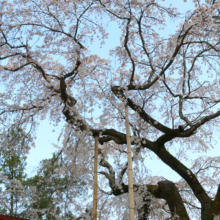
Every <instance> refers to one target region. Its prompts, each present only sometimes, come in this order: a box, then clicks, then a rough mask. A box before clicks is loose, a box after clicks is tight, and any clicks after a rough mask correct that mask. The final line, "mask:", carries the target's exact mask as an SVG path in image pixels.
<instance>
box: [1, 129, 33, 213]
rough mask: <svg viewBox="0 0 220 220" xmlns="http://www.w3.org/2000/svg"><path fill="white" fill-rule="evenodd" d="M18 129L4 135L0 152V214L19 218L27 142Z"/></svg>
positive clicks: (21, 207) (23, 133)
mask: <svg viewBox="0 0 220 220" xmlns="http://www.w3.org/2000/svg"><path fill="white" fill-rule="evenodd" d="M28 139H29V138H27V135H26V134H25V132H23V131H22V129H20V128H13V129H10V130H8V131H7V133H6V134H5V135H4V141H3V143H4V145H3V143H2V146H1V151H0V185H1V192H0V194H1V196H0V198H1V199H0V212H1V213H5V214H8V215H11V216H21V215H22V211H23V200H24V198H23V196H24V191H23V185H22V184H23V182H24V180H25V178H26V174H25V167H26V158H27V157H26V154H27V152H28V151H27V150H28V147H27V143H26V140H28Z"/></svg>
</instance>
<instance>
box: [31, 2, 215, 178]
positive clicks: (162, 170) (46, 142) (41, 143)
mask: <svg viewBox="0 0 220 220" xmlns="http://www.w3.org/2000/svg"><path fill="white" fill-rule="evenodd" d="M170 4H172V5H173V6H175V7H177V8H178V9H179V8H180V9H181V11H180V12H181V13H185V12H186V11H188V10H191V9H192V8H193V4H192V2H191V1H188V2H183V1H173V0H165V1H164V5H170ZM170 22H171V24H172V25H173V28H172V30H171V29H165V32H164V34H165V35H168V34H171V33H174V31H175V26H176V25H177V23H175V21H174V20H172V21H170ZM107 28H108V30H109V39H108V40H106V42H105V44H104V45H103V46H102V48H99V46H97V43H96V42H94V44H92V45H90V47H89V48H90V50H91V52H92V53H96V54H97V55H99V56H100V57H103V58H109V49H112V48H115V47H116V46H118V45H119V43H120V42H119V36H120V30H119V28H118V26H117V25H116V24H114V23H109V24H108V26H107ZM97 47H98V48H97ZM61 129H62V126H61V125H60V126H59V127H53V126H52V125H50V121H49V120H48V119H46V120H43V121H41V122H40V125H39V127H38V129H37V134H36V136H37V139H36V141H35V144H36V147H35V148H32V149H31V150H30V154H29V156H28V159H27V173H28V175H30V176H32V175H33V174H34V173H35V172H36V169H37V167H38V165H39V162H40V161H41V160H42V159H46V158H50V157H51V156H52V153H53V152H54V151H57V149H56V148H54V147H53V143H56V142H57V138H58V136H59V134H60V131H61ZM53 130H54V131H53ZM214 153H215V152H214ZM153 158H154V159H153V160H151V159H149V158H148V159H146V165H147V166H148V167H149V168H153V169H151V171H152V175H156V176H166V178H168V179H169V180H171V181H176V180H179V179H180V176H179V175H178V174H176V173H175V172H174V171H173V170H172V169H171V168H169V167H168V166H167V165H165V164H164V163H163V162H160V160H155V157H153Z"/></svg>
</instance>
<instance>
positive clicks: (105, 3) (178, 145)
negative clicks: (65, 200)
mask: <svg viewBox="0 0 220 220" xmlns="http://www.w3.org/2000/svg"><path fill="white" fill-rule="evenodd" d="M192 2H193V4H194V7H193V8H192V9H191V10H189V11H188V12H187V13H185V14H181V13H180V12H179V10H178V8H175V7H174V6H172V5H168V4H166V1H159V0H146V1H142V0H125V1H117V0H75V1H72V0H65V1H60V0H46V1H45V0H31V1H26V0H14V1H4V0H3V1H1V5H0V7H1V12H0V17H1V19H0V32H1V35H0V60H1V65H0V77H1V82H2V89H1V93H0V103H1V107H0V120H1V123H2V125H3V126H2V127H1V134H2V135H3V134H4V133H5V131H6V130H7V129H8V128H9V127H11V126H15V127H20V128H22V129H23V130H25V131H28V132H31V133H32V134H33V135H34V132H35V130H36V128H37V125H38V124H39V123H40V121H41V120H43V119H45V118H46V117H49V118H50V120H51V122H52V123H53V124H54V126H58V125H59V123H60V122H63V121H65V123H64V126H63V130H62V133H61V135H60V136H61V139H62V144H61V147H62V151H63V153H64V155H65V157H64V163H65V166H63V167H62V169H60V172H61V173H63V172H65V170H69V171H68V172H71V173H72V174H74V177H75V178H76V179H77V178H78V179H79V178H80V177H83V178H85V181H86V182H87V183H88V184H90V182H91V176H92V158H93V148H91V145H92V142H93V136H94V135H95V134H99V144H100V145H99V178H102V183H100V185H99V196H100V197H99V204H98V208H99V218H100V219H109V216H111V217H110V218H112V219H113V216H114V215H115V216H116V218H117V219H126V218H127V213H128V209H127V192H128V185H127V175H126V171H127V163H126V134H125V126H124V123H125V113H124V105H126V104H127V105H128V107H129V120H130V127H131V131H132V133H131V143H132V146H133V163H134V188H135V210H136V218H137V219H148V218H149V219H166V218H169V217H171V218H180V219H190V218H192V217H195V218H197V219H203V220H211V219H213V218H214V217H215V216H218V215H220V209H219V207H220V187H219V175H217V174H218V171H219V162H220V160H219V157H218V155H216V157H208V156H205V157H204V156H203V157H202V156H200V154H201V153H202V152H207V151H208V150H209V149H210V148H211V147H216V148H217V147H218V146H217V144H216V145H215V141H217V138H218V136H219V134H218V132H219V120H220V117H219V116H220V108H219V106H220V93H219V90H220V81H219V78H218V77H219V65H220V60H219V56H220V53H219V52H220V45H219V44H220V41H219V37H220V34H219V24H220V15H219V13H220V1H219V0H205V1H200V0H194V1H192ZM108 24H110V25H111V24H114V25H116V26H117V28H118V31H117V35H118V40H119V42H120V43H119V45H118V46H117V47H115V48H111V50H110V51H109V59H106V58H103V57H100V56H98V55H97V54H96V51H93V50H90V45H91V44H94V45H96V48H97V49H96V50H99V48H100V47H101V46H103V44H104V43H105V41H106V42H110V41H111V39H109V40H110V41H109V40H108V41H107V39H108V35H109V33H108ZM112 41H113V40H112ZM110 46H111V45H110ZM216 137H217V138H216ZM193 152H196V153H197V155H198V157H197V158H196V159H195V160H194V161H193V163H192V165H191V167H190V166H189V165H188V164H186V163H185V159H187V158H190V156H191V154H192V153H193ZM152 154H154V155H156V157H157V158H158V159H159V160H161V161H162V162H163V163H164V164H166V165H168V166H169V167H170V168H172V169H173V170H174V171H175V172H176V173H177V174H179V176H180V177H181V179H180V180H179V181H178V182H176V183H173V182H171V181H170V180H169V176H164V177H158V176H151V175H149V172H148V170H149V167H147V164H146V163H145V158H148V157H150V155H152ZM67 168H68V169H67ZM60 184H61V185H62V183H60ZM40 196H41V195H39V199H40ZM88 200H89V198H88ZM82 204H83V202H82ZM90 208H91V207H89V205H88V207H86V208H85V207H83V206H82V207H81V209H82V210H81V209H80V208H79V207H78V213H77V214H78V218H84V219H85V218H87V217H86V216H89V212H90Z"/></svg>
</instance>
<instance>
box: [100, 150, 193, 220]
mask: <svg viewBox="0 0 220 220" xmlns="http://www.w3.org/2000/svg"><path fill="white" fill-rule="evenodd" d="M99 152H100V151H99ZM99 165H100V166H103V167H105V168H107V169H108V171H109V173H107V172H104V171H102V172H100V174H102V175H104V176H105V177H106V178H107V179H108V181H109V186H110V188H111V190H112V194H113V195H115V196H119V195H122V194H124V193H128V185H126V184H124V183H123V182H122V181H121V180H122V178H121V177H120V181H118V183H119V184H116V178H115V172H114V170H113V167H112V166H111V164H110V163H109V162H107V161H106V160H105V159H104V158H102V159H101V161H100V163H99ZM121 173H125V172H124V168H122V171H121ZM134 192H135V193H139V195H141V196H142V199H143V201H142V204H143V205H142V207H139V208H138V215H139V219H140V220H145V219H146V217H147V216H148V215H149V211H150V210H149V206H150V197H149V193H150V194H151V196H153V197H155V198H158V199H164V200H166V202H167V204H168V206H169V209H170V212H171V215H172V216H173V215H174V214H177V215H179V216H180V219H181V220H188V219H189V217H188V214H187V211H186V209H185V206H184V204H183V201H182V198H181V196H180V194H179V191H178V189H177V187H176V186H175V184H174V183H173V182H171V181H168V180H165V181H160V182H158V185H149V184H146V185H137V184H134Z"/></svg>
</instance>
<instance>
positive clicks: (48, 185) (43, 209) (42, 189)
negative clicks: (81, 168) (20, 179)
mask: <svg viewBox="0 0 220 220" xmlns="http://www.w3.org/2000/svg"><path fill="white" fill-rule="evenodd" d="M61 169H62V164H59V163H58V161H57V158H56V156H55V154H54V155H53V157H52V158H51V159H46V160H43V161H41V164H40V168H39V170H38V172H37V174H36V175H35V176H33V177H31V178H28V179H27V180H26V181H25V187H26V188H35V193H34V194H32V195H31V196H30V198H29V199H30V201H29V204H28V206H27V208H28V209H30V208H32V209H36V210H40V212H38V219H40V220H41V219H42V220H43V219H47V220H55V219H57V218H58V217H59V218H61V219H67V220H73V219H75V217H74V215H73V214H72V212H71V203H69V202H68V201H69V199H70V200H71V196H72V194H71V193H72V191H73V189H72V188H74V187H75V188H77V189H78V191H77V196H80V195H82V191H85V182H84V181H81V180H79V181H73V177H72V176H71V175H68V174H66V173H65V174H60V173H59V170H61Z"/></svg>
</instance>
